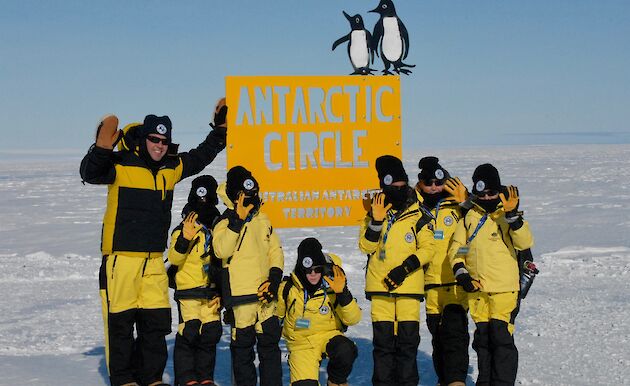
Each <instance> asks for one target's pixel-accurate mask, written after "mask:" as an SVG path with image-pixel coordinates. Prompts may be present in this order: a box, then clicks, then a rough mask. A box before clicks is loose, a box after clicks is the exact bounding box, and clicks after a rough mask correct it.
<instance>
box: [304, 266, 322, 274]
mask: <svg viewBox="0 0 630 386" xmlns="http://www.w3.org/2000/svg"><path fill="white" fill-rule="evenodd" d="M304 272H306V273H307V274H310V273H313V272H315V273H323V272H324V267H323V266H321V265H319V266H317V267H311V268H306V269H304Z"/></svg>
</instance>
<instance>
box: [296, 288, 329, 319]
mask: <svg viewBox="0 0 630 386" xmlns="http://www.w3.org/2000/svg"><path fill="white" fill-rule="evenodd" d="M327 292H328V291H326V289H325V288H324V301H322V306H323V305H324V303H326V297H327V296H328V294H327ZM307 302H308V291H307V290H304V309H303V310H302V317H304V314H305V313H306V303H307ZM319 307H320V308H321V306H319Z"/></svg>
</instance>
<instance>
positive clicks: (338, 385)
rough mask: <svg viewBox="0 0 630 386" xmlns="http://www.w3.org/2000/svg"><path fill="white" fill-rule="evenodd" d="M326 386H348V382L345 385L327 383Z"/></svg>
mask: <svg viewBox="0 0 630 386" xmlns="http://www.w3.org/2000/svg"><path fill="white" fill-rule="evenodd" d="M328 386H348V382H346V383H332V382H330V381H328Z"/></svg>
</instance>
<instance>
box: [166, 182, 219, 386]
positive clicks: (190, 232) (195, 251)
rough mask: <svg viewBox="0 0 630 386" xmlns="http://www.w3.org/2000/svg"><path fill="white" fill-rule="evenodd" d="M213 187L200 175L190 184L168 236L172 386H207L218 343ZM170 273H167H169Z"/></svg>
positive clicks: (214, 194)
mask: <svg viewBox="0 0 630 386" xmlns="http://www.w3.org/2000/svg"><path fill="white" fill-rule="evenodd" d="M216 190H217V182H216V180H215V179H214V178H213V177H212V176H208V175H204V176H200V177H197V178H195V179H194V180H193V181H192V186H191V189H190V193H189V195H188V203H187V204H186V206H185V207H184V209H183V211H182V217H184V220H183V221H182V223H181V224H180V225H179V226H177V227H176V228H175V229H174V230H173V233H172V235H171V244H170V248H169V250H168V260H169V262H170V263H171V264H172V266H171V267H176V273H175V283H176V286H175V301H176V302H177V309H178V311H179V327H178V329H177V335H176V336H175V349H174V354H173V364H174V366H173V367H174V370H175V382H176V384H177V385H182V386H189V385H213V384H214V366H215V362H216V347H217V343H218V342H219V339H220V338H221V332H222V330H221V322H220V313H219V311H220V301H219V293H218V288H217V282H218V277H217V276H218V275H217V274H216V273H218V270H219V267H220V265H219V266H217V262H218V259H217V258H216V257H215V256H214V252H213V251H212V235H211V232H210V229H212V225H213V224H214V222H215V220H216V219H217V218H218V216H219V211H218V210H217V208H216V205H217V203H218V200H217V193H216ZM169 270H170V271H172V270H173V269H172V268H170V269H169Z"/></svg>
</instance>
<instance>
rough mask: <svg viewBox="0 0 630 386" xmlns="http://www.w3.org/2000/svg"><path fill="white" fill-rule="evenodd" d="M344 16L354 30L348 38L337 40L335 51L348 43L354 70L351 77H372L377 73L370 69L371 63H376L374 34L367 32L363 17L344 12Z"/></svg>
mask: <svg viewBox="0 0 630 386" xmlns="http://www.w3.org/2000/svg"><path fill="white" fill-rule="evenodd" d="M342 12H343V15H344V16H345V17H346V19H348V21H349V22H350V27H351V28H352V30H351V31H350V33H349V34H347V35H346V36H342V37H340V38H339V39H337V40H336V41H335V42H334V43H333V46H332V49H333V51H334V50H335V48H337V46H338V45H340V44H341V43H343V42H346V41H347V42H348V57H349V58H350V63H352V67H353V68H354V72H353V73H352V74H350V75H372V72H373V71H375V70H374V69H373V68H370V63H374V49H373V47H372V34H370V31H368V30H366V29H365V27H364V25H363V18H362V17H361V15H359V14H356V15H354V16H350V15H348V14H347V13H346V12H345V11H342Z"/></svg>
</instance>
